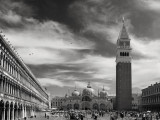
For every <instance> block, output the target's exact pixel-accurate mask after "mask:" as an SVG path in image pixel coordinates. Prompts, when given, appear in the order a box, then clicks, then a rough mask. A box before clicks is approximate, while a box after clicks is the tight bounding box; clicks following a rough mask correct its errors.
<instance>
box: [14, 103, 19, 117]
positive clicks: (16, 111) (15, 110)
mask: <svg viewBox="0 0 160 120" xmlns="http://www.w3.org/2000/svg"><path fill="white" fill-rule="evenodd" d="M17 118H18V105H17V103H15V104H14V120H15V119H17Z"/></svg>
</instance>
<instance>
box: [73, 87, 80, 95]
mask: <svg viewBox="0 0 160 120" xmlns="http://www.w3.org/2000/svg"><path fill="white" fill-rule="evenodd" d="M79 95H80V93H79V92H78V91H77V90H76V89H75V90H74V91H73V92H72V96H79Z"/></svg>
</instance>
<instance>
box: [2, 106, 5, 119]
mask: <svg viewBox="0 0 160 120" xmlns="http://www.w3.org/2000/svg"><path fill="white" fill-rule="evenodd" d="M2 110H3V112H2V120H5V108H2Z"/></svg>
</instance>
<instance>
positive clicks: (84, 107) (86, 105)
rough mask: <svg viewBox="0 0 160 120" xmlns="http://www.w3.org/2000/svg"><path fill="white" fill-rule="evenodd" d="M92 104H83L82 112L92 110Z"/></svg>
mask: <svg viewBox="0 0 160 120" xmlns="http://www.w3.org/2000/svg"><path fill="white" fill-rule="evenodd" d="M90 109H91V107H90V103H89V102H83V103H82V110H90Z"/></svg>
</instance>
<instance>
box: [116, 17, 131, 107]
mask: <svg viewBox="0 0 160 120" xmlns="http://www.w3.org/2000/svg"><path fill="white" fill-rule="evenodd" d="M131 58H132V57H131V47H130V38H129V35H128V32H127V30H126V26H125V21H124V19H123V25H122V29H121V31H120V34H119V37H118V40H117V53H116V108H117V110H131V107H132V74H131V73H132V68H131Z"/></svg>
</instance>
